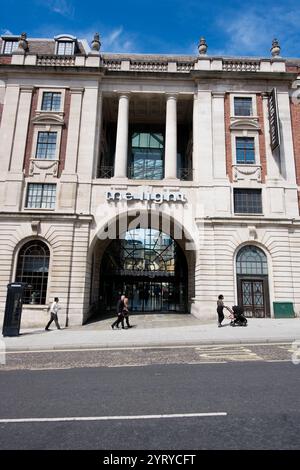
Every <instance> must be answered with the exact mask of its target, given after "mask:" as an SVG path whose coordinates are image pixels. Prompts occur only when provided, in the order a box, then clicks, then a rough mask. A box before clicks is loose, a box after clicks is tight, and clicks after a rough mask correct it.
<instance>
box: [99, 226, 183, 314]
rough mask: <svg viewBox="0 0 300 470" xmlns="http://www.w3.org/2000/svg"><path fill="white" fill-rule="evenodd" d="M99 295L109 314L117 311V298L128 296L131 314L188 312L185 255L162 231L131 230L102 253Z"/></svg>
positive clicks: (150, 229)
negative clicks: (122, 295)
mask: <svg viewBox="0 0 300 470" xmlns="http://www.w3.org/2000/svg"><path fill="white" fill-rule="evenodd" d="M99 292H100V297H101V299H102V302H103V304H104V306H105V309H106V311H114V310H115V307H116V302H117V298H118V296H119V295H120V294H122V293H126V294H127V295H128V298H129V306H130V310H131V311H132V312H187V292H188V267H187V261H186V258H185V255H184V253H183V251H182V249H181V247H180V246H179V244H178V243H177V242H176V241H175V240H174V239H173V238H172V237H171V236H170V235H167V234H166V233H164V232H162V231H161V230H157V229H153V228H135V229H132V230H128V231H127V232H126V234H125V235H124V236H123V237H122V239H115V240H113V241H111V243H110V244H109V245H108V247H107V248H106V250H105V252H104V254H103V257H102V261H101V267H100V286H99Z"/></svg>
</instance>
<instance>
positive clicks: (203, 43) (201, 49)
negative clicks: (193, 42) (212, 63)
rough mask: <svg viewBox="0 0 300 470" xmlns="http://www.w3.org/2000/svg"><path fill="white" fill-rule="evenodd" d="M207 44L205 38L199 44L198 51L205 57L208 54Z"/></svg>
mask: <svg viewBox="0 0 300 470" xmlns="http://www.w3.org/2000/svg"><path fill="white" fill-rule="evenodd" d="M207 47H208V46H207V44H206V41H205V38H203V37H202V38H200V41H199V44H198V51H199V54H200V55H205V54H206V52H207Z"/></svg>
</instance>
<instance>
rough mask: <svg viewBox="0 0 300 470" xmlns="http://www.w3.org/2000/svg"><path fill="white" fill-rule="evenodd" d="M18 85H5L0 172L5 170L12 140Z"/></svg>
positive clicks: (0, 134) (0, 133)
mask: <svg viewBox="0 0 300 470" xmlns="http://www.w3.org/2000/svg"><path fill="white" fill-rule="evenodd" d="M19 93H20V90H19V86H18V85H7V88H6V92H5V99H4V107H3V112H2V120H1V127H0V142H1V145H0V161H1V170H2V172H7V171H8V170H9V167H10V159H11V154H12V147H13V142H14V130H15V123H16V119H17V115H18V104H19Z"/></svg>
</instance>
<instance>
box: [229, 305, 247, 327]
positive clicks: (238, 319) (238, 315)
mask: <svg viewBox="0 0 300 470" xmlns="http://www.w3.org/2000/svg"><path fill="white" fill-rule="evenodd" d="M232 313H233V316H234V319H233V320H232V321H231V322H230V325H231V326H247V323H248V321H247V318H246V317H245V316H244V309H243V308H242V307H240V306H239V305H234V306H233V307H232Z"/></svg>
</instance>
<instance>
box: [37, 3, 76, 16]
mask: <svg viewBox="0 0 300 470" xmlns="http://www.w3.org/2000/svg"><path fill="white" fill-rule="evenodd" d="M38 3H40V4H42V5H43V6H45V7H46V8H48V9H49V10H50V11H52V12H53V13H57V14H58V15H61V16H64V17H71V18H72V17H73V16H74V12H75V8H74V6H73V5H72V2H71V1H70V0H42V1H41V0H38Z"/></svg>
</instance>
